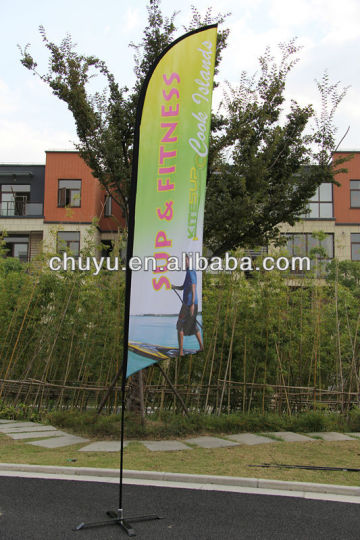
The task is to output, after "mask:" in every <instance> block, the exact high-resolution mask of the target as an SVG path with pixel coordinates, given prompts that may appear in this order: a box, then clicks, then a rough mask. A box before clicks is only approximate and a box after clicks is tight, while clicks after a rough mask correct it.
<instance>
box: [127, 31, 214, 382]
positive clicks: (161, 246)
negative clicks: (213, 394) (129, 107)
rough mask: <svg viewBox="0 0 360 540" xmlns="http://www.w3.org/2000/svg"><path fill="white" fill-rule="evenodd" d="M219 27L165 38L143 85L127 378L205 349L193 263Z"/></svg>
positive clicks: (136, 156) (200, 224)
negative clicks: (169, 41)
mask: <svg viewBox="0 0 360 540" xmlns="http://www.w3.org/2000/svg"><path fill="white" fill-rule="evenodd" d="M216 33H217V27H216V25H214V26H208V27H205V28H201V29H199V30H197V31H193V32H190V33H188V34H186V35H184V36H182V37H181V38H179V39H178V40H177V41H175V42H174V43H173V44H171V45H170V46H169V47H168V48H167V49H166V50H165V51H164V53H163V54H162V55H161V56H160V57H159V59H158V60H157V62H156V64H155V66H154V67H153V69H152V71H151V73H149V75H148V78H147V80H146V81H145V84H144V88H143V91H142V96H141V99H140V103H139V107H138V121H137V124H138V125H137V134H136V138H135V147H134V166H133V185H132V205H133V217H132V220H131V222H130V225H129V247H128V258H130V257H132V264H131V268H132V270H130V269H128V274H127V278H128V279H127V295H128V302H129V305H128V310H127V311H128V317H129V318H128V328H126V326H127V325H125V331H127V330H128V355H127V369H126V376H127V377H128V376H129V375H131V374H133V373H135V372H136V371H139V370H140V369H143V368H144V367H146V366H149V365H151V364H153V363H155V362H158V361H160V360H162V359H166V358H169V357H177V356H183V355H185V354H189V353H195V352H197V351H199V350H201V349H202V322H201V313H202V298H201V296H202V295H201V284H202V282H201V272H199V271H196V269H194V264H195V254H200V255H201V252H202V235H203V217H204V202H205V185H206V174H207V160H208V153H209V132H210V121H211V99H212V89H213V75H214V61H215V51H216ZM135 258H136V259H135ZM128 262H129V261H128Z"/></svg>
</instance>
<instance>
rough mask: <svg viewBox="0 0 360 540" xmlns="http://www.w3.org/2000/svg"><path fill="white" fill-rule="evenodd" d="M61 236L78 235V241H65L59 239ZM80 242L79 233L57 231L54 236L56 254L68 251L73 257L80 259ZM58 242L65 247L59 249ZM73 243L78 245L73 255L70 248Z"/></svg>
mask: <svg viewBox="0 0 360 540" xmlns="http://www.w3.org/2000/svg"><path fill="white" fill-rule="evenodd" d="M61 234H76V235H78V238H79V239H78V240H65V239H63V238H59V235H61ZM80 240H81V236H80V231H58V232H57V235H56V252H57V253H59V254H60V253H67V252H68V251H70V252H71V255H72V256H73V257H80ZM60 242H62V243H64V244H66V247H65V248H61V247H60ZM75 243H76V244H78V249H77V253H74V252H73V251H72V250H71V248H70V244H75Z"/></svg>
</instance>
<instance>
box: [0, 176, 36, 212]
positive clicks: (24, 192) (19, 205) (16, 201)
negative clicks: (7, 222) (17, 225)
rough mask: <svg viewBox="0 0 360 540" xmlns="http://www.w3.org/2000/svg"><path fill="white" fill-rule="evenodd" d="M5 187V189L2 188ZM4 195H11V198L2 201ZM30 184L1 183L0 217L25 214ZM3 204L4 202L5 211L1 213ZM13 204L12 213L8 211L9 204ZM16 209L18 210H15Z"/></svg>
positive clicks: (28, 200)
mask: <svg viewBox="0 0 360 540" xmlns="http://www.w3.org/2000/svg"><path fill="white" fill-rule="evenodd" d="M4 188H7V189H4ZM4 195H11V196H12V199H13V200H9V201H3V196H4ZM30 195H31V185H30V184H14V185H12V184H1V185H0V215H1V217H23V216H26V204H27V203H29V202H30ZM3 204H6V205H7V207H6V213H3ZM11 204H13V208H12V213H9V208H10V205H11ZM17 210H18V211H17Z"/></svg>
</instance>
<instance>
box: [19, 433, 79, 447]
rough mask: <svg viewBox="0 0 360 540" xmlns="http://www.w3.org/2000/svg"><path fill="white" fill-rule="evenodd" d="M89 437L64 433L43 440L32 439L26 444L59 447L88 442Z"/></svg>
mask: <svg viewBox="0 0 360 540" xmlns="http://www.w3.org/2000/svg"><path fill="white" fill-rule="evenodd" d="M88 441H89V439H84V438H83V437H76V436H75V435H65V436H64V437H53V438H52V439H44V440H43V441H33V442H28V443H26V444H33V445H34V446H42V447H43V448H61V447H62V446H71V445H72V444H78V443H82V442H84V443H85V442H88Z"/></svg>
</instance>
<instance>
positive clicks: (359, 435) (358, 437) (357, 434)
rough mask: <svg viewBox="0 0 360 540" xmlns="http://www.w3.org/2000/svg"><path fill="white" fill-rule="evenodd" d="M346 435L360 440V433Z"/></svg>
mask: <svg viewBox="0 0 360 540" xmlns="http://www.w3.org/2000/svg"><path fill="white" fill-rule="evenodd" d="M345 435H349V437H353V438H354V439H360V433H359V432H356V433H355V432H353V433H345Z"/></svg>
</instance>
